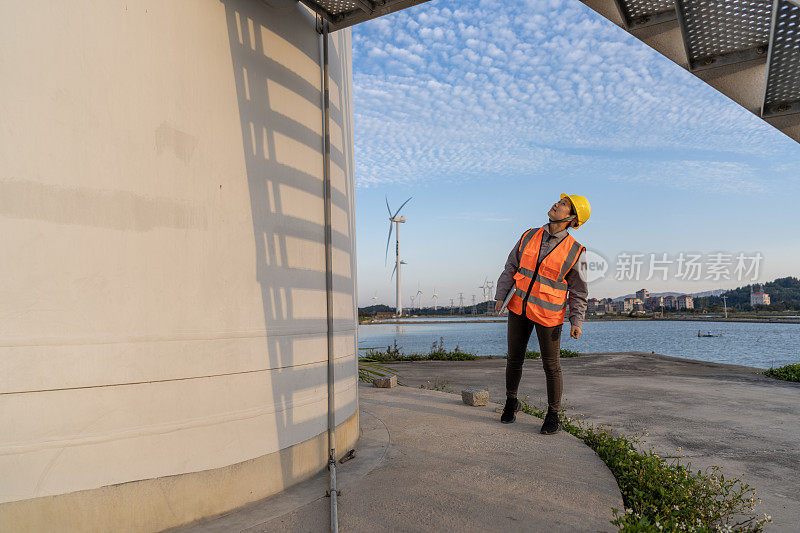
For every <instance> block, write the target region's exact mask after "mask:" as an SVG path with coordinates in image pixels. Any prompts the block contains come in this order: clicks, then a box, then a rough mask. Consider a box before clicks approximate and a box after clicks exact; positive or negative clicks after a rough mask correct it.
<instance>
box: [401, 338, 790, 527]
mask: <svg viewBox="0 0 800 533" xmlns="http://www.w3.org/2000/svg"><path fill="white" fill-rule="evenodd" d="M505 364H506V362H505V359H503V358H501V359H484V360H478V361H461V362H449V361H418V362H413V363H398V364H394V365H392V366H393V368H394V369H396V370H397V371H398V372H399V373H400V375H401V376H402V378H403V380H404V382H405V383H406V384H407V385H410V386H412V387H416V386H419V385H421V384H425V383H427V382H432V381H434V380H435V379H436V378H438V379H439V380H445V381H447V382H448V384H447V388H448V389H449V390H452V391H454V392H458V391H460V390H461V389H463V388H467V387H477V388H484V387H489V392H490V397H491V399H492V401H496V402H501V401H504V397H505ZM561 366H562V369H563V370H562V371H563V375H564V400H563V405H564V407H565V408H566V409H567V410H568V411H569V412H571V413H573V414H578V413H583V414H584V415H586V419H587V420H588V421H589V422H591V423H593V424H595V425H599V424H603V425H608V426H610V427H612V428H614V429H617V430H620V431H622V432H623V433H626V434H629V435H632V434H634V433H643V432H645V431H647V433H648V435H647V436H646V437H644V439H643V443H644V444H645V445H646V446H648V447H653V448H654V449H655V450H656V452H657V453H659V454H660V455H661V456H662V457H674V456H680V455H684V454H685V455H687V456H688V457H687V458H686V459H685V460H686V461H690V462H691V463H692V466H693V467H694V468H695V469H704V468H706V467H709V466H712V465H718V466H722V467H723V468H724V473H725V475H726V477H729V476H731V475H732V476H738V477H741V478H742V479H744V480H745V481H746V482H747V483H749V484H750V485H751V486H752V487H754V488H755V489H756V490H757V491H758V496H759V497H760V498H761V499H762V500H763V503H762V504H761V505H759V506H758V507H757V508H756V511H757V512H759V513H766V514H769V515H771V516H772V519H773V523H772V524H768V525H767V527H766V529H767V531H792V532H797V531H800V481H799V479H800V478H799V477H798V476H799V475H800V383H788V382H784V381H778V380H774V379H772V378H768V377H766V376H764V375H762V374H761V370H759V369H757V368H751V367H744V366H735V365H724V364H717V363H707V362H703V361H693V360H687V359H682V358H676V357H668V356H661V355H652V354H646V353H613V354H591V355H585V356H583V357H578V358H570V359H562V360H561ZM526 395H528V396H530V399H529V401H530V402H532V403H535V404H536V405H537V406H541V407H546V405H547V393H546V388H545V379H544V373H543V371H542V363H541V361H538V360H528V361H526V362H525V367H524V370H523V376H522V383H521V385H520V390H519V397H520V398H524V397H525V396H526Z"/></svg>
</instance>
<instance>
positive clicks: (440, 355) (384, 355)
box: [364, 337, 478, 363]
mask: <svg viewBox="0 0 800 533" xmlns="http://www.w3.org/2000/svg"><path fill="white" fill-rule="evenodd" d="M364 357H365V358H366V359H370V360H372V361H375V362H379V363H388V362H395V361H473V360H475V359H477V358H478V356H477V355H475V354H473V353H469V352H462V351H461V349H460V348H459V347H458V345H456V347H455V348H454V349H453V350H452V351H449V350H445V349H444V340H443V339H442V338H441V337H440V338H439V342H438V343H436V342H434V343H433V344H432V345H431V351H430V352H428V353H423V354H420V353H412V354H407V355H406V354H404V353H403V350H402V348H399V347H398V346H397V341H394V346H387V347H386V351H374V350H370V351H368V352H367V354H366V355H365V356H364Z"/></svg>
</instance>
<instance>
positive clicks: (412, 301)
mask: <svg viewBox="0 0 800 533" xmlns="http://www.w3.org/2000/svg"><path fill="white" fill-rule="evenodd" d="M413 310H414V297H413V296H412V297H411V310H410V311H409V312H411V311H413Z"/></svg>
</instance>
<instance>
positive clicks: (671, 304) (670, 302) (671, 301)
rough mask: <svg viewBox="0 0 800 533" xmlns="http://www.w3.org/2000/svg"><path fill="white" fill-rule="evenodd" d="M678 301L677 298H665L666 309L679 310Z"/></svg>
mask: <svg viewBox="0 0 800 533" xmlns="http://www.w3.org/2000/svg"><path fill="white" fill-rule="evenodd" d="M677 308H678V299H677V298H676V297H675V296H664V309H677Z"/></svg>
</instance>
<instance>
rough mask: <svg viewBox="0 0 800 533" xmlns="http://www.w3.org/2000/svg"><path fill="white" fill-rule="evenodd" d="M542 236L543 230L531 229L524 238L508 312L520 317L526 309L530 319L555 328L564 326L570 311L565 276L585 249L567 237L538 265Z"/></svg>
mask: <svg viewBox="0 0 800 533" xmlns="http://www.w3.org/2000/svg"><path fill="white" fill-rule="evenodd" d="M543 235H544V228H539V229H538V230H535V229H529V230H528V231H526V232H525V233H524V234H523V235H522V240H521V241H520V243H519V252H520V259H519V269H518V270H517V273H516V274H514V289H513V290H514V294H513V295H512V296H511V300H509V302H508V310H509V311H511V312H513V313H516V314H518V315H521V314H522V310H523V307H524V308H525V316H527V317H528V318H529V319H530V320H533V321H534V322H536V323H538V324H541V325H543V326H547V327H552V326H558V325H560V324H563V323H564V315H565V314H566V312H567V282H566V281H564V277H565V276H566V275H567V272H569V269H571V268H572V267H573V266H574V265H575V263H577V261H578V258H579V257H580V255H581V252H582V251H584V250H585V248H584V247H583V246H581V245H580V243H578V241H576V240H575V238H574V237H573V236H572V235H570V234H567V236H566V237H564V239H562V241H561V242H560V243H558V244H557V245H556V246H555V247H554V248H553V249H552V250H550V252H548V254H547V255H546V256H545V257H543V258H542V261H541V262H539V249H540V248H541V246H542V236H543ZM526 301H527V305H526V304H525V302H526Z"/></svg>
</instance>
